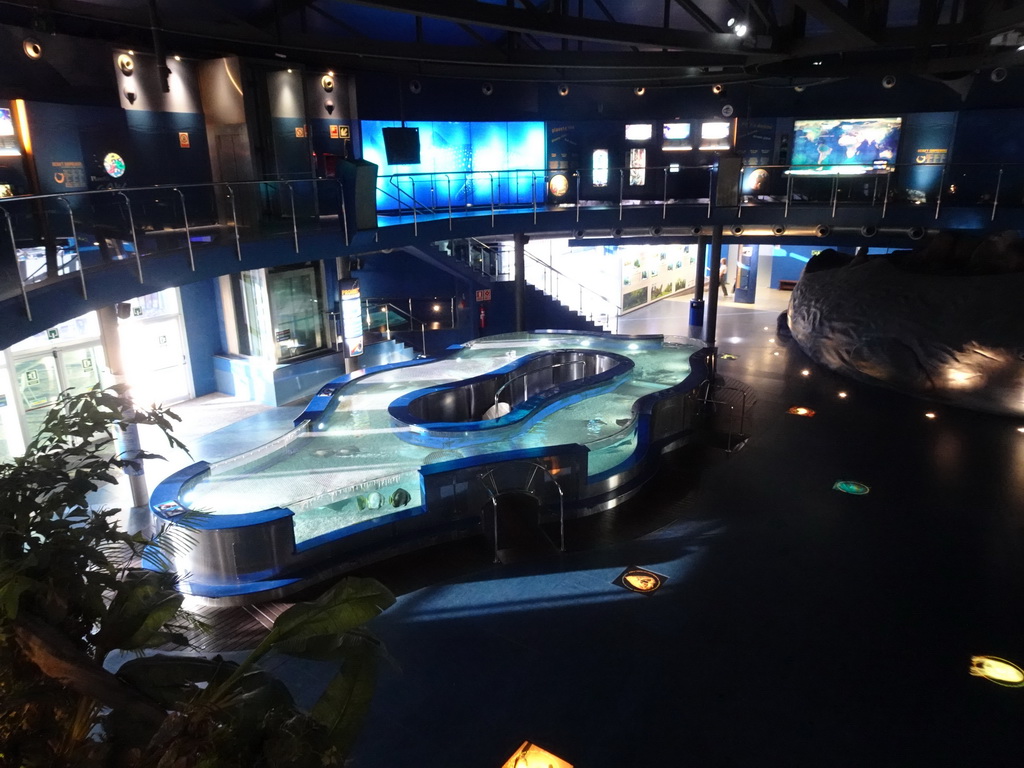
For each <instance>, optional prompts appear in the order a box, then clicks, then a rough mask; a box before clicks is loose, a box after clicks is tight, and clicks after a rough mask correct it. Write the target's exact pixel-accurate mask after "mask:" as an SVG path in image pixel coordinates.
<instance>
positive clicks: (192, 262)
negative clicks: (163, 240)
mask: <svg viewBox="0 0 1024 768" xmlns="http://www.w3.org/2000/svg"><path fill="white" fill-rule="evenodd" d="M174 191H175V192H177V193H178V197H180V198H181V215H182V218H184V220H185V241H186V242H187V243H188V263H189V266H190V267H192V271H193V272H195V271H196V257H195V254H194V253H193V252H192V229H191V227H189V225H188V211H187V210H185V195H184V194H182V192H181V190H180V189H178V188H177V187H174Z"/></svg>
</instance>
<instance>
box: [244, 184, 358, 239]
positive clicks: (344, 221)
mask: <svg viewBox="0 0 1024 768" xmlns="http://www.w3.org/2000/svg"><path fill="white" fill-rule="evenodd" d="M334 181H335V183H336V184H337V185H338V198H339V199H340V200H341V229H342V231H343V232H344V233H345V245H349V241H348V208H347V207H346V206H345V185H344V184H342V183H341V179H335V180H334ZM239 258H241V257H239Z"/></svg>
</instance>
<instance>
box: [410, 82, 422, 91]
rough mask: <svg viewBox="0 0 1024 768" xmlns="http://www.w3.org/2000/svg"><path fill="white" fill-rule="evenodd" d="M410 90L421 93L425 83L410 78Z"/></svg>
mask: <svg viewBox="0 0 1024 768" xmlns="http://www.w3.org/2000/svg"><path fill="white" fill-rule="evenodd" d="M409 90H410V91H411V92H412V93H419V92H420V91H422V90H423V84H422V83H421V82H420V81H419V80H410V81H409Z"/></svg>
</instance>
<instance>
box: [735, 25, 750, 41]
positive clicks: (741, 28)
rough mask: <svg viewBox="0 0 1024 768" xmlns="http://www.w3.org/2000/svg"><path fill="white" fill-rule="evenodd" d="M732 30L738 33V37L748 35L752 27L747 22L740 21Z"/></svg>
mask: <svg viewBox="0 0 1024 768" xmlns="http://www.w3.org/2000/svg"><path fill="white" fill-rule="evenodd" d="M732 31H733V32H735V33H736V37H746V36H747V32H749V31H750V29H749V27H747V25H746V23H745V22H742V21H740V22H737V24H736V26H734V27H733V28H732Z"/></svg>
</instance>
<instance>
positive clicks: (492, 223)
mask: <svg viewBox="0 0 1024 768" xmlns="http://www.w3.org/2000/svg"><path fill="white" fill-rule="evenodd" d="M487 176H488V178H489V179H490V180H491V227H492V228H493V227H494V174H493V173H491V172H490V171H488V172H487ZM499 189H500V186H499Z"/></svg>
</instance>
